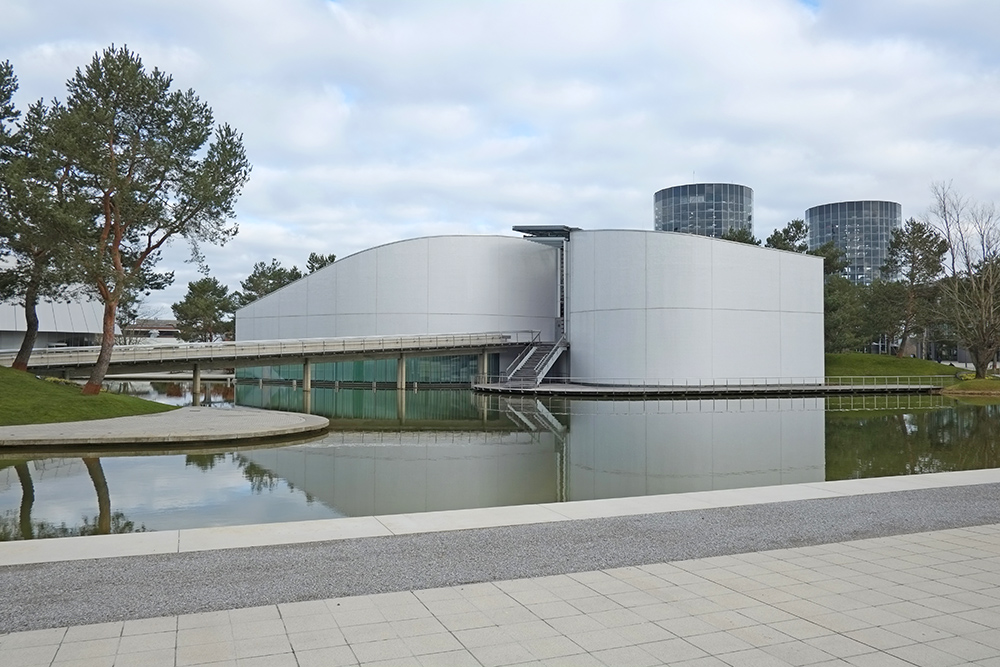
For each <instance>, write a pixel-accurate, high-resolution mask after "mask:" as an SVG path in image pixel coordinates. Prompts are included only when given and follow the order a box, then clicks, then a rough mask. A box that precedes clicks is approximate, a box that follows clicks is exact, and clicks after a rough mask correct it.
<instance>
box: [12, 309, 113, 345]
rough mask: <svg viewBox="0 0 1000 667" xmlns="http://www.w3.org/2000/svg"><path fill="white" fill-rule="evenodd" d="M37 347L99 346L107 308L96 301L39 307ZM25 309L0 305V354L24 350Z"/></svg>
mask: <svg viewBox="0 0 1000 667" xmlns="http://www.w3.org/2000/svg"><path fill="white" fill-rule="evenodd" d="M35 310H36V312H37V313H38V339H37V340H36V341H35V347H36V348H40V347H55V346H62V345H66V346H78V345H93V344H96V343H97V342H98V341H99V339H100V336H101V331H102V329H103V327H102V320H103V317H104V306H103V305H102V304H101V303H100V302H99V301H96V300H93V301H87V300H82V301H74V302H72V303H59V302H53V303H46V302H42V303H39V304H38V307H37V308H36V309H35ZM26 328H27V327H26V324H25V319H24V307H23V306H20V305H15V304H12V303H6V302H0V350H16V349H18V348H19V347H21V341H22V340H23V339H24V332H25V330H26Z"/></svg>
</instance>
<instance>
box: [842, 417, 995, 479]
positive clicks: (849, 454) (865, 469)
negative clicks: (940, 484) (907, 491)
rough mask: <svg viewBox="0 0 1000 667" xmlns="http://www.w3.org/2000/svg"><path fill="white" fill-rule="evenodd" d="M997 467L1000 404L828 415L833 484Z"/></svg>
mask: <svg viewBox="0 0 1000 667" xmlns="http://www.w3.org/2000/svg"><path fill="white" fill-rule="evenodd" d="M996 467H1000V405H998V404H990V405H970V404H964V403H958V404H956V405H955V406H954V407H953V408H952V409H950V410H934V409H931V410H913V411H908V412H877V411H871V412H828V413H827V416H826V478H827V479H830V480H834V479H853V478H861V477H883V476H888V475H915V474H920V473H929V472H947V471H953V470H973V469H981V468H996Z"/></svg>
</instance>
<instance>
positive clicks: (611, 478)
mask: <svg viewBox="0 0 1000 667" xmlns="http://www.w3.org/2000/svg"><path fill="white" fill-rule="evenodd" d="M267 389H268V388H267V387H265V388H264V390H265V391H267ZM353 392H357V393H356V394H354V395H351V394H352V393H353ZM339 393H341V394H348V395H347V396H345V397H338V400H331V399H326V400H324V399H323V398H320V400H316V399H315V398H314V405H317V404H323V403H324V402H325V403H326V404H327V405H331V406H336V407H337V411H336V414H333V415H331V417H332V419H333V420H334V426H335V428H340V427H343V426H347V427H348V429H349V430H346V431H335V432H333V433H331V434H330V435H328V436H327V437H326V438H324V439H322V440H320V441H317V442H315V443H311V444H308V445H300V446H295V447H287V448H284V449H274V450H255V451H249V452H245V453H242V454H241V456H243V457H246V458H247V459H249V460H250V461H252V462H253V463H255V464H256V465H258V466H261V467H263V468H267V469H268V470H271V471H272V472H274V473H275V474H276V475H278V476H280V477H282V478H285V479H287V480H288V481H289V482H290V483H291V484H292V485H294V486H295V487H297V488H300V489H303V490H304V491H305V492H306V493H308V494H310V495H311V496H313V497H315V498H317V499H319V500H320V501H322V502H323V503H324V504H326V505H328V506H331V507H334V508H336V510H337V511H338V512H340V513H343V514H345V515H348V516H370V515H380V514H398V513H408V512H426V511H435V510H447V509H460V508H471V507H494V506H502V505H518V504H528V503H545V502H556V501H564V500H589V499H595V498H618V497H626V496H639V495H649V494H663V493H678V492H684V491H704V490H711V489H728V488H740V487H749V486H762V485H771V484H787V483H796V482H814V481H822V480H823V479H824V477H825V472H824V400H823V399H822V398H807V399H791V398H781V399H738V400H680V401H591V400H586V401H578V400H574V401H553V402H544V403H543V402H542V401H539V400H537V399H535V398H518V397H515V398H506V397H484V396H476V395H473V394H470V393H469V392H438V391H429V392H418V393H415V394H411V395H410V396H408V397H407V403H406V406H405V408H406V409H405V412H404V413H403V414H402V415H400V414H399V413H398V412H396V411H394V410H393V408H395V407H396V401H395V400H392V399H395V398H397V397H395V396H393V395H394V394H395V393H396V392H391V391H387V392H382V391H379V392H371V391H359V390H341V391H340V392H339ZM365 394H367V395H368V396H370V399H369V400H367V401H366V400H364V399H365V396H364V395H365ZM380 395H381V398H380ZM386 395H388V396H386ZM418 397H419V398H418ZM380 400H381V403H379V401H380ZM348 405H353V406H355V407H356V408H359V409H361V410H363V416H365V417H366V430H365V431H355V430H353V429H350V426H351V425H352V423H353V421H354V418H353V414H352V413H351V411H350V410H349V409H347V407H346V406H348ZM440 409H445V410H446V412H447V413H448V414H442V413H441V412H440V411H439V410H440ZM359 416H361V415H359ZM404 424H405V425H406V427H407V430H400V429H399V426H400V425H404ZM444 427H446V428H444Z"/></svg>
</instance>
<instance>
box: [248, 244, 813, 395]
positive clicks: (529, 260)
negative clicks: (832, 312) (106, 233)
mask: <svg viewBox="0 0 1000 667" xmlns="http://www.w3.org/2000/svg"><path fill="white" fill-rule="evenodd" d="M556 229H557V228H545V231H546V232H547V234H546V236H547V237H546V238H544V239H531V238H512V237H502V236H440V237H428V238H419V239H412V240H407V241H400V242H398V243H392V244H389V245H385V246H380V247H377V248H372V249H370V250H365V251H363V252H360V253H357V254H355V255H352V256H350V257H346V258H344V259H342V260H339V261H337V262H335V263H333V264H331V265H330V266H327V267H325V268H323V269H320V270H319V271H317V272H315V273H313V274H311V275H309V276H306V277H305V278H303V279H301V280H299V281H297V282H295V283H292V284H291V285H288V286H286V287H284V288H282V289H281V290H278V291H277V292H274V293H273V294H270V295H268V296H266V297H264V298H262V299H260V300H259V301H257V302H255V303H253V304H250V305H249V306H246V307H245V308H242V309H240V310H239V311H238V312H237V314H236V337H237V339H238V340H254V339H257V340H262V339H278V338H316V337H336V336H365V335H396V334H432V333H475V332H485V331H515V330H526V329H530V330H538V331H540V332H541V337H542V339H543V340H548V341H554V340H555V339H556V338H558V336H559V335H560V334H561V333H562V332H563V331H565V334H566V338H567V340H568V343H569V351H568V355H566V356H567V359H566V360H565V361H564V363H563V367H562V369H561V373H562V374H564V375H565V376H568V377H573V378H575V379H578V380H590V381H594V382H608V383H618V382H622V383H628V382H635V381H637V380H639V381H645V382H649V383H653V382H664V381H678V380H680V381H687V382H694V383H698V382H704V381H706V380H708V381H710V380H714V379H739V378H753V379H755V380H758V381H759V380H768V379H776V378H786V379H787V378H822V376H823V260H822V259H821V258H818V257H812V256H808V255H802V254H797V253H789V252H784V251H780V250H773V249H767V248H760V247H757V246H750V245H746V244H740V243H733V242H729V241H723V240H719V239H714V238H709V237H703V236H694V235H690V234H681V233H669V232H656V231H638V230H602V231H583V230H577V229H569V228H558V229H559V230H561V235H560V234H556V235H552V233H551V232H552V231H553V230H556ZM539 241H542V242H539ZM385 362H386V363H395V361H394V360H385ZM407 377H411V374H408V375H407ZM331 379H333V378H331ZM337 379H340V378H339V376H338V378H337Z"/></svg>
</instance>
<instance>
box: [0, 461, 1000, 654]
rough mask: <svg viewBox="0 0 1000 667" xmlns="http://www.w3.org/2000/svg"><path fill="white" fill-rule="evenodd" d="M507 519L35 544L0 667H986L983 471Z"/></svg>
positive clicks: (990, 511) (987, 522) (13, 579)
mask: <svg viewBox="0 0 1000 667" xmlns="http://www.w3.org/2000/svg"><path fill="white" fill-rule="evenodd" d="M519 509H520V508H496V509H493V510H464V511H459V512H441V513H431V516H429V517H425V516H424V515H410V516H408V517H376V518H374V520H375V521H376V522H377V524H378V525H379V526H381V531H382V532H380V533H378V534H377V535H373V536H366V537H357V536H351V535H350V533H351V531H352V530H354V531H357V530H358V529H359V528H364V526H369V527H370V524H366V523H364V522H365V521H367V520H361V519H358V520H354V519H346V520H331V521H329V522H304V523H303V524H278V525H276V526H275V525H271V526H267V525H263V526H246V527H241V532H237V531H234V529H231V528H227V529H218V530H219V531H221V532H220V533H219V534H218V536H216V537H215V538H214V542H215V545H216V546H230V547H238V546H242V548H228V549H221V550H220V549H212V546H211V545H212V543H213V538H212V537H211V536H210V535H209V534H208V533H209V532H210V531H208V530H206V531H204V532H203V534H201V535H200V537H201V539H202V540H203V541H202V542H201V543H200V544H201V547H202V549H203V550H191V551H187V552H178V551H173V552H169V553H164V552H163V551H158V550H157V549H155V548H154V549H153V550H152V551H150V552H149V553H148V554H147V555H135V556H124V555H120V557H115V558H108V557H107V556H112V555H115V554H123V553H124V552H122V551H121V547H120V544H121V543H123V542H125V541H128V540H130V539H132V540H135V545H136V551H135V553H137V554H143V553H144V552H143V550H142V548H140V547H141V541H142V540H143V539H145V538H146V536H143V535H121V536H107V537H106V538H73V539H72V541H67V542H63V543H60V542H61V541H60V540H49V541H46V540H43V541H39V542H38V543H36V544H45V543H46V542H48V543H49V545H50V546H49V547H48V554H44V553H36V554H35V556H36V557H37V561H48V562H33V563H28V564H23V565H8V566H3V567H0V591H3V595H2V596H0V632H4V631H8V632H10V633H9V634H7V635H0V664H3V665H5V667H6V666H7V665H11V666H17V665H23V666H34V665H46V666H48V667H56V666H58V665H66V666H67V667H68V666H69V665H80V666H83V665H116V666H124V665H150V666H153V667H155V666H156V665H170V666H172V667H177V666H181V665H194V664H206V665H208V664H210V665H226V666H235V665H248V666H249V665H276V666H278V667H281V666H282V665H300V666H308V665H385V666H389V665H483V666H489V665H508V664H530V665H689V666H690V667H696V666H697V667H711V666H724V665H729V666H731V667H737V666H740V665H779V666H785V665H856V666H859V667H861V666H865V665H889V666H893V665H927V666H932V665H966V664H974V665H982V666H983V667H987V666H991V667H998V666H1000V471H998V470H986V471H971V472H967V473H940V474H933V475H921V476H912V477H905V478H884V479H873V480H848V481H843V482H826V483H817V484H805V485H789V486H784V487H769V488H761V489H741V490H734V491H713V492H702V493H693V494H678V495H676V496H656V497H648V498H629V499H620V500H609V501H588V502H582V503H562V504H557V505H551V506H531V507H528V508H523V510H521V511H520V513H519V512H518V510H519ZM556 511H558V512H559V513H560V514H559V518H558V519H552V518H551V517H550V518H548V519H546V518H543V517H544V516H546V515H545V513H546V512H556ZM569 517H574V519H573V520H570V519H569ZM338 521H341V522H346V523H344V524H342V525H343V526H344V533H343V534H342V535H341V536H340V538H341V539H335V540H333V541H329V540H331V537H330V536H329V535H330V531H332V530H333V525H334V524H336V523H337V522H338ZM351 522H354V523H353V524H352V523H351ZM359 522H360V523H359ZM350 526H353V528H351V527H350ZM390 528H392V530H390ZM212 530H214V529H212ZM324 531H325V532H324ZM188 532H193V531H179V535H178V536H175V538H174V539H175V540H178V542H175V548H177V549H179V546H177V545H178V544H179V542H183V541H184V538H185V536H184V535H183V534H184V533H188ZM317 532H318V533H319V534H320V535H322V536H323V537H322V539H325V540H327V541H323V542H312V543H292V544H287V543H286V542H289V541H290V540H294V539H295V537H296V535H299V536H306V537H304V538H300V539H308V536H309V535H314V534H316V533H317ZM362 533H363V530H362ZM387 533H390V534H387ZM241 535H242V543H241V540H240V536H241ZM187 537H188V539H194V538H197V537H199V536H198V535H188V536H187ZM168 541H169V540H168ZM227 542H229V543H227ZM15 544H17V543H6V544H0V556H2V554H3V553H7V554H8V555H14V552H15V549H14V548H13V547H14V546H15ZM20 544H25V543H20ZM247 544H257V545H260V546H255V547H249V548H248V547H247V546H244V545H247ZM75 545H78V546H75ZM195 545H196V541H191V542H190V543H189V546H192V547H193V546H195ZM102 549H104V551H103V553H102ZM204 549H208V550H204ZM67 551H78V552H80V553H86V554H87V556H85V557H89V559H88V560H66V559H65V558H64V557H60V554H62V553H65V552H67ZM21 556H22V557H23V556H24V554H23V553H22V554H21ZM15 560H16V559H15ZM7 562H10V561H7ZM20 562H24V561H23V560H22V561H20ZM22 630H23V631H22Z"/></svg>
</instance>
